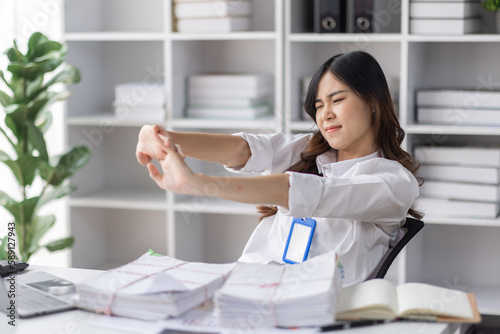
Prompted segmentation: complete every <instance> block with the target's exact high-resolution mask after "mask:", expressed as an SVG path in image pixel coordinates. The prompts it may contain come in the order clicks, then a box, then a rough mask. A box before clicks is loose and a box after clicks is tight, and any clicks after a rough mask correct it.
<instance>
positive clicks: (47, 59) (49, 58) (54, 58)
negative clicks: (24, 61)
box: [33, 51, 66, 72]
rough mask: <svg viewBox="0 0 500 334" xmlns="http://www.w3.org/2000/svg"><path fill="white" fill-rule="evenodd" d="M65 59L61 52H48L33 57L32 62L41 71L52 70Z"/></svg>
mask: <svg viewBox="0 0 500 334" xmlns="http://www.w3.org/2000/svg"><path fill="white" fill-rule="evenodd" d="M65 60H66V56H65V55H64V54H63V53H61V52H56V51H54V52H50V53H48V54H46V55H44V56H41V57H37V58H35V59H33V62H34V63H35V64H37V65H38V66H40V67H41V68H42V71H43V72H52V71H53V70H55V69H56V68H58V67H59V65H61V64H62V63H63V62H64V61H65Z"/></svg>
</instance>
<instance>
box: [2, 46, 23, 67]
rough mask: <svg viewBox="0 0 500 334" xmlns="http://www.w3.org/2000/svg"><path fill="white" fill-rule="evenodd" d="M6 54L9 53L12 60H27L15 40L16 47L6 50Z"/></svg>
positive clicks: (20, 61) (8, 55) (21, 61)
mask: <svg viewBox="0 0 500 334" xmlns="http://www.w3.org/2000/svg"><path fill="white" fill-rule="evenodd" d="M5 54H6V55H7V58H9V60H10V61H11V62H19V63H25V62H26V57H24V55H23V54H22V53H21V51H19V49H18V48H17V45H16V44H15V42H14V47H12V48H8V49H7V51H5Z"/></svg>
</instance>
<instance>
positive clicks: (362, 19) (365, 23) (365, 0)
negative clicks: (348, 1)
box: [353, 0, 375, 33]
mask: <svg viewBox="0 0 500 334" xmlns="http://www.w3.org/2000/svg"><path fill="white" fill-rule="evenodd" d="M374 1H375V0H354V22H353V25H354V32H357V33H360V32H362V33H363V32H364V33H368V32H374V29H373V26H374V24H373V23H374V22H373V3H374Z"/></svg>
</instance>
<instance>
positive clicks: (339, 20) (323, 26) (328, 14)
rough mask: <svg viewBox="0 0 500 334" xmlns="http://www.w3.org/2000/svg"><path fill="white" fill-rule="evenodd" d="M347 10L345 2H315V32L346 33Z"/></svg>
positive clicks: (326, 0) (324, 0)
mask: <svg viewBox="0 0 500 334" xmlns="http://www.w3.org/2000/svg"><path fill="white" fill-rule="evenodd" d="M346 9H347V8H346V2H345V1H344V0H314V32H316V33H339V32H346V31H347V22H346V16H347V12H346Z"/></svg>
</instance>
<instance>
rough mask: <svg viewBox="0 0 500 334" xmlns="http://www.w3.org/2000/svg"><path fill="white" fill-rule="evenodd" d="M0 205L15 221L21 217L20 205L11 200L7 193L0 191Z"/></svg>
mask: <svg viewBox="0 0 500 334" xmlns="http://www.w3.org/2000/svg"><path fill="white" fill-rule="evenodd" d="M0 205H2V206H3V207H4V208H5V209H6V210H7V211H9V212H10V214H11V215H12V217H14V220H15V221H19V217H20V216H21V205H20V204H19V202H17V201H15V200H13V199H12V198H11V197H10V196H9V195H8V194H7V193H5V192H3V191H1V190H0Z"/></svg>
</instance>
